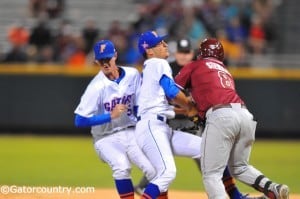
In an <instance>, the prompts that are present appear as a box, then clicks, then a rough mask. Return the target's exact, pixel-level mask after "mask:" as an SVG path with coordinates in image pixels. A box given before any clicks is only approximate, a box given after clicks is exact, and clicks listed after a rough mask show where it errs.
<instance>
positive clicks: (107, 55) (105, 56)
mask: <svg viewBox="0 0 300 199" xmlns="http://www.w3.org/2000/svg"><path fill="white" fill-rule="evenodd" d="M114 55H115V53H110V54H105V55H99V56H98V57H96V59H97V60H101V59H110V58H112V57H113V56H114Z"/></svg>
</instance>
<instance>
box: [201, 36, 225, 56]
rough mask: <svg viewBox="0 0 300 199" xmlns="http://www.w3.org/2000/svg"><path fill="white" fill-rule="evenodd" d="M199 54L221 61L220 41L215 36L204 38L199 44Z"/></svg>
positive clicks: (222, 52)
mask: <svg viewBox="0 0 300 199" xmlns="http://www.w3.org/2000/svg"><path fill="white" fill-rule="evenodd" d="M199 56H200V57H202V58H205V57H214V58H216V59H218V60H220V61H223V60H224V50H223V46H222V44H221V42H219V41H218V40H217V39H215V38H206V39H204V40H203V41H202V42H201V44H200V48H199Z"/></svg>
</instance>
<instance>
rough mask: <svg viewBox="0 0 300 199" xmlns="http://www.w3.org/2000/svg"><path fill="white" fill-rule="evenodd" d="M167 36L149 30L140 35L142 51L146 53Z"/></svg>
mask: <svg viewBox="0 0 300 199" xmlns="http://www.w3.org/2000/svg"><path fill="white" fill-rule="evenodd" d="M165 38H166V35H165V36H158V34H157V33H156V32H155V31H147V32H144V33H142V34H141V35H140V38H139V43H138V47H139V51H140V53H141V54H144V53H145V52H146V49H148V48H153V47H154V46H156V45H157V44H158V43H159V42H161V41H162V40H164V39H165Z"/></svg>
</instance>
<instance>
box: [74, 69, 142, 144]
mask: <svg viewBox="0 0 300 199" xmlns="http://www.w3.org/2000/svg"><path fill="white" fill-rule="evenodd" d="M120 68H121V69H122V70H124V72H125V76H124V77H123V79H122V80H121V81H120V82H119V83H117V82H115V81H112V80H109V79H108V78H107V77H106V76H105V75H104V74H103V72H102V71H100V72H99V73H98V74H97V75H96V76H95V77H94V78H93V80H92V81H91V82H90V83H89V85H88V87H87V88H86V90H85V92H84V94H83V96H82V97H81V101H80V104H79V105H78V107H77V108H76V110H75V113H76V114H78V115H81V116H83V117H92V116H94V115H99V114H106V113H110V112H111V111H112V110H113V108H114V107H115V106H116V104H126V105H127V106H128V111H127V113H124V114H123V115H121V117H119V118H116V119H112V121H111V122H109V123H105V124H102V125H96V126H92V128H91V133H92V135H93V137H94V139H95V141H97V140H99V139H100V138H102V137H104V136H105V135H108V134H112V133H115V132H117V131H119V130H121V129H124V128H126V127H128V126H134V125H135V124H136V118H135V116H134V114H133V108H134V105H135V104H136V103H135V101H136V100H135V99H136V95H137V92H138V90H139V87H140V81H141V79H140V74H139V72H138V71H137V70H136V69H135V68H129V67H120Z"/></svg>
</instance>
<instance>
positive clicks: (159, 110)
mask: <svg viewBox="0 0 300 199" xmlns="http://www.w3.org/2000/svg"><path fill="white" fill-rule="evenodd" d="M143 67H144V69H143V73H142V77H143V78H142V79H143V80H142V86H141V90H143V91H146V92H141V93H140V94H139V97H138V100H137V101H138V102H137V103H138V105H139V108H138V116H143V115H144V114H146V113H147V114H149V113H150V114H151V113H152V114H160V115H165V116H166V117H167V118H169V119H170V118H174V116H175V112H174V110H173V108H174V107H173V106H171V105H169V102H168V100H167V98H166V95H165V92H164V90H163V88H162V87H161V86H160V84H159V80H160V79H161V77H162V76H163V75H166V76H167V77H169V78H171V79H173V77H172V69H171V67H170V65H169V63H168V62H167V61H166V60H165V59H159V58H151V59H148V60H146V61H145V62H144V66H143Z"/></svg>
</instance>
